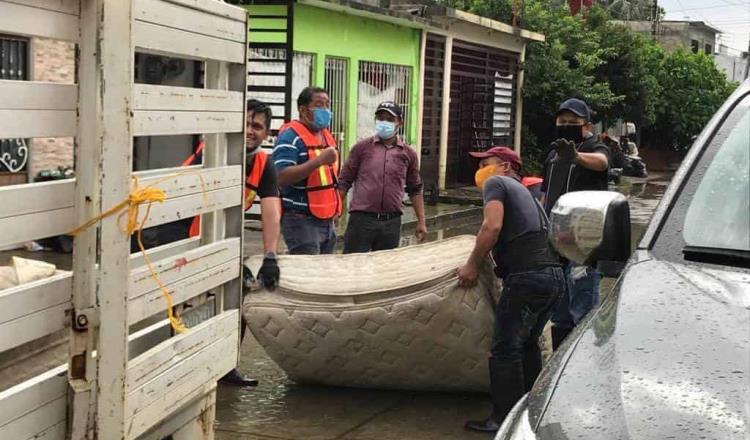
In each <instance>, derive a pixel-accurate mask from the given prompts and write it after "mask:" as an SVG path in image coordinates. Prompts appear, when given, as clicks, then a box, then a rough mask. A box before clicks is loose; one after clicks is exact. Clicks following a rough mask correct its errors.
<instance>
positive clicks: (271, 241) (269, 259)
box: [220, 100, 281, 386]
mask: <svg viewBox="0 0 750 440" xmlns="http://www.w3.org/2000/svg"><path fill="white" fill-rule="evenodd" d="M271 116H272V114H271V108H270V107H268V106H267V105H266V104H263V103H262V102H260V101H256V100H250V101H248V103H247V120H246V124H247V127H246V128H247V131H246V135H245V139H246V148H247V152H246V161H245V192H244V208H245V210H248V209H250V208H251V207H252V205H253V203H254V201H255V198H256V196H257V197H259V198H260V217H261V224H262V229H263V251H264V252H265V255H264V257H263V265H262V266H261V268H260V270H259V271H258V280H259V281H260V282H261V283H263V285H264V286H265V288H266V289H269V290H273V289H274V288H276V286H277V285H278V283H279V275H280V273H279V266H278V264H277V263H276V253H277V251H278V247H279V236H280V234H281V199H280V198H279V185H278V181H277V176H276V167H274V166H273V162H272V161H271V160H270V158H269V157H268V154H267V153H266V152H265V151H263V150H262V149H261V148H260V146H261V144H262V143H263V141H265V140H266V139H267V138H268V133H269V130H270V128H271V127H270V126H271ZM243 279H244V281H245V283H247V284H250V283H252V281H253V280H254V279H253V274H252V272H251V271H250V269H249V268H248V267H246V266H243ZM243 297H244V295H243ZM229 306H230V307H232V306H234V305H233V304H229ZM239 308H240V310H242V304H240V305H239ZM246 327H247V324H246V323H245V319H244V318H242V330H241V333H240V334H241V336H240V340H242V339H243V338H244V337H245V328H246ZM220 381H221V382H222V383H225V384H232V385H240V386H255V385H257V384H258V381H257V380H254V379H248V378H245V377H244V376H243V375H242V373H240V372H239V370H237V368H234V369H232V371H230V372H229V373H227V374H226V375H225V376H224V377H222V378H221V380H220Z"/></svg>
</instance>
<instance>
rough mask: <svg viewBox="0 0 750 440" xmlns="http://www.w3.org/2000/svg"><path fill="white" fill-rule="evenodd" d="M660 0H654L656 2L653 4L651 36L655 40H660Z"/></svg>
mask: <svg viewBox="0 0 750 440" xmlns="http://www.w3.org/2000/svg"><path fill="white" fill-rule="evenodd" d="M658 2H659V0H654V4H653V5H652V6H651V36H653V37H654V40H658V30H659V25H658V22H659V3H658Z"/></svg>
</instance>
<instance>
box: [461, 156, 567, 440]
mask: <svg viewBox="0 0 750 440" xmlns="http://www.w3.org/2000/svg"><path fill="white" fill-rule="evenodd" d="M471 154H472V156H474V157H478V158H480V159H481V162H480V164H479V166H480V169H479V170H478V171H477V173H476V176H475V181H476V184H477V186H478V187H480V188H482V189H483V194H484V219H483V221H482V226H481V228H480V229H479V233H478V234H477V239H476V244H475V245H474V249H473V251H472V253H471V256H470V257H469V259H468V261H467V262H466V264H465V265H464V266H461V267H460V268H459V269H458V272H457V276H458V284H459V286H461V287H471V286H473V285H475V284H476V282H477V277H478V274H479V269H480V267H481V265H482V264H483V262H484V261H485V259H486V258H487V255H488V254H489V253H492V256H493V259H494V261H495V263H496V265H497V267H496V269H495V274H496V275H497V276H498V277H500V278H502V280H503V291H502V294H501V295H500V300H499V302H498V304H497V306H496V307H495V331H494V335H493V338H492V348H491V349H490V359H489V364H490V365H489V367H490V396H491V398H492V407H493V409H492V414H491V415H490V417H488V418H487V419H484V420H479V421H470V422H467V423H466V428H467V429H471V430H475V431H483V432H494V431H497V430H498V429H499V427H500V425H501V424H502V422H503V419H504V418H505V417H506V416H507V414H508V412H510V410H511V408H512V407H513V405H515V403H516V402H517V401H518V399H520V398H521V397H522V396H523V395H524V393H527V392H528V391H529V390H530V389H531V386H532V385H533V384H534V381H535V380H536V378H537V376H538V375H539V372H540V371H541V369H542V357H541V353H540V351H539V345H538V340H539V335H540V334H541V333H542V330H543V329H544V325H545V324H546V323H547V320H548V319H549V317H550V314H551V313H552V310H553V308H554V305H555V303H556V302H557V300H558V298H559V297H560V296H562V295H563V294H564V291H565V289H566V288H567V283H566V281H565V274H564V272H563V269H562V267H561V264H560V261H559V258H558V257H557V255H556V254H555V253H554V252H553V251H552V249H551V247H550V244H549V242H548V240H547V227H548V224H547V223H548V222H547V216H546V215H545V214H544V211H543V210H542V207H541V206H540V205H539V203H538V202H537V200H536V199H535V198H534V196H533V195H532V194H531V192H530V191H529V190H528V189H526V187H525V186H523V185H522V184H521V178H520V177H519V175H518V173H519V171H520V169H521V158H520V157H519V156H518V154H517V153H516V152H515V151H513V150H511V149H510V148H508V147H492V148H490V149H489V150H487V151H485V152H482V153H471Z"/></svg>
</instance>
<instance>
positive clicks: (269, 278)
mask: <svg viewBox="0 0 750 440" xmlns="http://www.w3.org/2000/svg"><path fill="white" fill-rule="evenodd" d="M280 275H281V271H279V265H278V264H277V263H276V257H275V256H267V257H266V258H264V259H263V265H262V266H261V267H260V270H259V271H258V279H259V280H260V282H261V283H263V287H265V288H266V289H268V290H274V289H275V288H276V286H278V285H279V276H280Z"/></svg>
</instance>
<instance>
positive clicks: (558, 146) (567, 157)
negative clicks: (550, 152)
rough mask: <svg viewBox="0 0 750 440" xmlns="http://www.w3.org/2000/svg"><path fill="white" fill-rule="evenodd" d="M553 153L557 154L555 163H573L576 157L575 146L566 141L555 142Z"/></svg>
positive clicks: (571, 142)
mask: <svg viewBox="0 0 750 440" xmlns="http://www.w3.org/2000/svg"><path fill="white" fill-rule="evenodd" d="M555 151H556V152H557V159H556V161H557V162H565V163H573V162H575V160H576V158H577V157H578V150H576V144H575V143H573V141H569V140H566V139H558V140H556V141H555Z"/></svg>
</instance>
